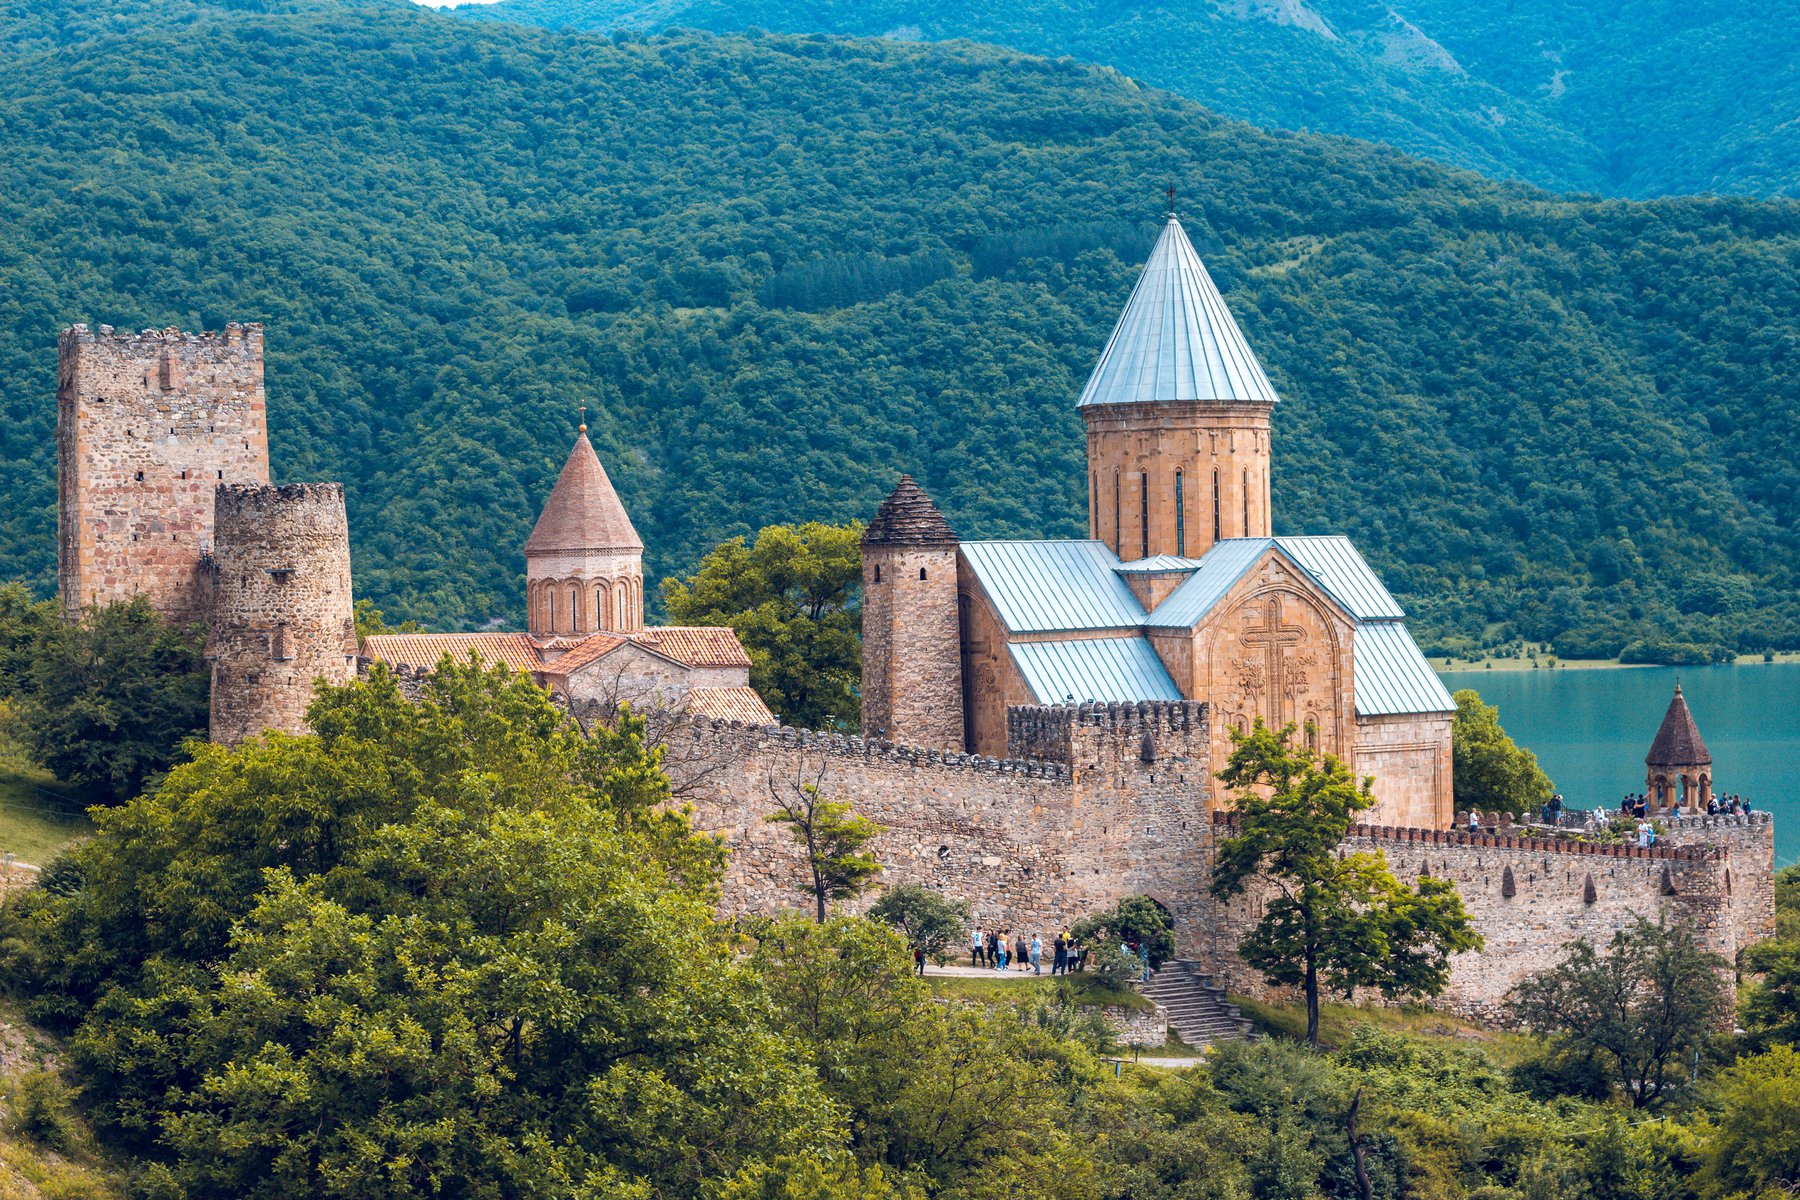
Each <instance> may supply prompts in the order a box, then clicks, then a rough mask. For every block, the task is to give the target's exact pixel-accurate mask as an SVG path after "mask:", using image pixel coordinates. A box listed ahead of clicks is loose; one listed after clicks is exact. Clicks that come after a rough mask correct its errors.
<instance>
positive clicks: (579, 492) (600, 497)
mask: <svg viewBox="0 0 1800 1200" xmlns="http://www.w3.org/2000/svg"><path fill="white" fill-rule="evenodd" d="M582 428H584V429H585V428H586V426H583V427H582ZM643 549H644V543H643V541H642V540H641V539H640V538H639V537H638V535H637V530H636V529H633V528H632V526H631V518H630V517H629V516H627V515H626V513H625V506H624V505H623V504H621V503H619V494H618V493H617V492H615V491H613V485H612V480H610V479H608V478H607V477H606V468H604V467H602V466H601V465H600V458H599V456H598V455H596V454H595V453H594V447H593V446H592V445H590V444H589V442H588V439H587V434H585V433H583V434H581V435H580V436H579V437H577V438H576V439H575V448H574V449H573V450H571V451H569V461H568V462H566V463H564V464H563V469H562V474H560V475H558V476H557V477H556V486H555V487H553V488H551V489H550V498H549V499H548V500H546V501H544V511H543V512H541V513H539V514H538V519H537V524H536V525H535V526H533V527H532V530H531V537H530V538H529V539H527V540H526V542H525V553H526V554H527V555H528V556H529V555H533V554H558V553H571V552H581V551H605V550H635V551H637V552H639V553H642V552H643Z"/></svg>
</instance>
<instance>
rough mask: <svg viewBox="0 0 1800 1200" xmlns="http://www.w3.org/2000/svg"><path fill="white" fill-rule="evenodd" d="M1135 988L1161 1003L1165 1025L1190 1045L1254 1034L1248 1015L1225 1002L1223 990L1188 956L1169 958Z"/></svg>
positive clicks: (1231, 1039) (1207, 1043)
mask: <svg viewBox="0 0 1800 1200" xmlns="http://www.w3.org/2000/svg"><path fill="white" fill-rule="evenodd" d="M1138 990H1139V991H1140V992H1142V993H1143V994H1144V995H1146V996H1148V997H1149V998H1150V999H1152V1000H1154V1001H1156V1002H1157V1003H1158V1004H1160V1005H1162V1007H1163V1009H1164V1010H1165V1011H1167V1012H1168V1014H1169V1028H1170V1029H1173V1030H1174V1031H1175V1032H1176V1033H1179V1034H1180V1035H1181V1040H1182V1041H1184V1042H1186V1043H1187V1044H1188V1045H1190V1046H1209V1045H1211V1044H1212V1043H1214V1042H1235V1041H1239V1040H1241V1039H1244V1038H1248V1037H1252V1036H1254V1035H1253V1034H1252V1033H1251V1032H1250V1018H1248V1017H1246V1016H1244V1015H1243V1014H1242V1013H1240V1012H1239V1011H1238V1010H1237V1006H1236V1005H1235V1004H1228V1003H1226V1001H1225V989H1224V988H1221V987H1217V986H1215V985H1214V984H1213V981H1212V976H1210V975H1207V974H1204V973H1203V972H1202V971H1201V970H1200V964H1199V963H1198V962H1195V961H1194V960H1193V959H1191V958H1172V959H1170V960H1169V961H1168V962H1166V963H1164V964H1163V965H1162V966H1160V967H1158V968H1157V969H1156V971H1155V972H1154V973H1153V974H1152V975H1151V976H1150V982H1149V983H1144V984H1139V985H1138Z"/></svg>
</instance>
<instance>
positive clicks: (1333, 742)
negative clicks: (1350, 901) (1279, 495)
mask: <svg viewBox="0 0 1800 1200" xmlns="http://www.w3.org/2000/svg"><path fill="white" fill-rule="evenodd" d="M1279 403H1280V399H1279V397H1278V396H1277V394H1276V391H1275V388H1274V385H1273V384H1272V383H1271V382H1270V381H1269V377H1268V375H1267V374H1266V373H1265V372H1264V370H1263V368H1262V365H1261V363H1260V362H1259V361H1258V360H1257V357H1256V355H1255V353H1254V352H1253V351H1252V350H1251V348H1250V344H1249V342H1248V340H1247V339H1246V338H1245V337H1244V334H1243V331H1242V330H1241V329H1240V328H1239V327H1238V324H1237V322H1236V321H1235V320H1234V319H1233V318H1232V315H1231V312H1230V310H1229V309H1228V308H1227V307H1226V304H1225V300H1224V297H1223V296H1221V295H1220V293H1219V289H1218V287H1217V285H1216V284H1215V283H1214V282H1213V279H1212V277H1211V275H1210V274H1208V272H1207V270H1206V267H1205V265H1204V264H1203V263H1202V262H1201V260H1200V257H1199V255H1198V254H1196V253H1195V251H1194V248H1193V245H1192V244H1191V243H1190V242H1189V240H1188V237H1187V234H1186V232H1185V231H1184V230H1183V229H1182V226H1181V223H1180V221H1179V220H1177V219H1176V218H1175V217H1173V216H1171V217H1170V218H1169V220H1168V223H1167V224H1166V225H1165V226H1164V227H1163V230H1162V233H1161V236H1160V237H1159V238H1158V239H1157V242H1156V244H1155V246H1154V247H1153V248H1152V250H1151V252H1150V257H1149V260H1148V262H1147V263H1146V265H1145V267H1144V271H1143V274H1142V275H1141V276H1140V277H1139V279H1138V281H1137V285H1136V286H1135V287H1134V288H1133V290H1132V293H1131V296H1130V299H1129V300H1128V301H1127V302H1126V305H1125V309H1124V312H1123V313H1122V314H1121V315H1120V317H1119V320H1118V323H1117V325H1116V326H1115V327H1114V329H1113V332H1112V336H1111V337H1110V338H1109V339H1108V341H1107V343H1106V346H1105V349H1104V350H1102V351H1101V354H1100V358H1099V361H1098V362H1097V363H1096V364H1095V366H1094V370H1093V373H1092V374H1091V375H1090V376H1089V378H1088V382H1087V386H1086V387H1085V388H1083V390H1082V392H1081V395H1080V397H1079V399H1078V400H1077V402H1076V404H1075V407H1076V409H1077V411H1078V412H1079V413H1080V414H1081V416H1082V419H1083V421H1084V422H1085V424H1086V427H1087V459H1088V471H1087V475H1088V478H1087V494H1088V537H1087V538H1086V539H1083V540H1078V541H1045V540H1007V541H962V540H960V539H958V538H957V536H956V535H955V533H954V532H953V531H952V530H951V527H950V524H949V522H948V521H947V520H946V519H945V518H944V517H943V515H942V514H941V513H939V512H938V511H937V509H936V507H935V505H933V504H932V503H931V501H930V499H929V498H928V497H927V496H926V495H925V493H924V492H923V491H922V490H921V489H920V488H919V487H918V485H917V484H916V483H914V482H913V481H912V480H911V479H910V478H907V479H903V480H902V481H901V483H900V486H899V487H897V488H896V489H895V491H894V493H893V495H892V496H890V497H889V498H888V500H887V502H886V503H884V504H883V505H882V507H881V510H880V511H879V512H878V513H877V514H876V517H875V519H874V520H873V521H872V522H871V524H870V527H869V531H868V534H867V535H866V536H865V538H864V546H863V556H864V567H863V595H864V600H863V605H864V627H865V641H864V656H863V664H864V665H863V728H864V732H865V733H866V734H868V735H872V736H875V737H879V738H883V739H886V740H889V741H894V742H902V743H911V744H915V745H921V746H926V747H930V748H937V749H945V750H953V751H964V752H970V753H977V754H982V755H990V756H996V757H998V756H1005V755H1007V754H1008V753H1009V746H1008V712H1009V711H1010V710H1012V709H1014V708H1016V707H1020V706H1031V705H1057V704H1069V703H1088V702H1106V703H1111V702H1121V703H1130V702H1137V701H1155V700H1198V701H1205V702H1206V703H1207V705H1208V708H1209V714H1210V718H1211V719H1210V725H1211V742H1212V757H1213V763H1212V766H1213V769H1214V770H1217V769H1221V768H1222V767H1223V766H1224V764H1225V760H1226V758H1227V757H1228V756H1229V754H1230V751H1231V745H1232V743H1231V731H1232V730H1238V731H1245V730H1248V729H1249V728H1250V726H1251V725H1252V724H1253V723H1254V722H1255V721H1256V720H1257V719H1258V718H1261V719H1262V720H1263V721H1265V722H1266V723H1268V724H1270V725H1272V726H1281V725H1283V724H1286V723H1289V722H1292V723H1294V724H1295V726H1296V727H1297V729H1298V731H1299V733H1298V736H1299V737H1300V738H1302V739H1303V740H1304V741H1305V743H1306V744H1307V745H1308V746H1309V747H1311V748H1312V749H1314V750H1316V751H1318V752H1320V753H1326V754H1332V755H1336V756H1337V757H1339V758H1340V759H1342V760H1344V761H1345V762H1346V763H1348V764H1349V765H1350V767H1351V769H1352V770H1353V771H1355V772H1356V774H1358V775H1369V776H1373V777H1374V780H1375V784H1374V789H1375V795H1376V797H1377V807H1376V809H1375V811H1374V813H1373V814H1372V815H1371V817H1370V819H1371V820H1372V821H1374V822H1377V823H1379V824H1386V825H1396V826H1399V825H1405V826H1415V827H1426V828H1431V827H1436V828H1444V827H1446V826H1448V825H1449V824H1451V821H1452V814H1453V809H1452V800H1451V795H1452V793H1451V753H1450V722H1451V717H1452V715H1453V714H1454V712H1455V707H1456V706H1455V703H1454V702H1453V701H1452V700H1451V698H1450V696H1449V694H1448V692H1446V691H1445V690H1444V687H1443V685H1442V684H1441V683H1440V682H1439V681H1438V678H1437V675H1436V674H1435V673H1434V672H1433V671H1432V670H1431V667H1430V665H1429V664H1428V663H1427V662H1426V660H1425V657H1424V655H1423V654H1422V653H1420V651H1419V648H1418V646H1417V645H1416V644H1415V643H1414V641H1413V639H1412V636H1411V635H1410V634H1409V633H1408V632H1407V628H1406V613H1405V610H1404V609H1402V608H1401V607H1400V605H1399V604H1398V603H1396V602H1395V600H1394V598H1393V596H1392V595H1390V594H1389V592H1388V590H1387V589H1386V588H1385V587H1384V586H1383V585H1382V583H1381V580H1380V578H1379V577H1378V576H1377V575H1376V574H1375V572H1374V571H1373V570H1372V569H1371V568H1370V567H1369V565H1368V563H1367V562H1366V561H1365V560H1364V559H1363V557H1362V556H1361V555H1360V554H1359V553H1358V552H1357V550H1356V548H1355V547H1354V546H1352V545H1351V543H1350V541H1349V540H1348V539H1347V538H1344V537H1341V536H1336V535H1310V536H1296V535H1290V534H1282V535H1277V534H1276V533H1275V524H1276V523H1275V520H1274V505H1273V502H1272V495H1271V488H1270V465H1271V449H1272V448H1271V443H1270V419H1271V417H1272V416H1273V414H1274V411H1275V408H1276V406H1277V405H1278V404H1279Z"/></svg>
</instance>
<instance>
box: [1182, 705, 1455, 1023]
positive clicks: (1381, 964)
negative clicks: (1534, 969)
mask: <svg viewBox="0 0 1800 1200" xmlns="http://www.w3.org/2000/svg"><path fill="white" fill-rule="evenodd" d="M1293 735H1294V726H1293V725H1292V724H1289V725H1287V726H1285V727H1283V728H1282V729H1280V730H1279V731H1277V730H1271V729H1269V728H1268V727H1267V726H1266V725H1264V724H1263V723H1262V721H1260V720H1258V721H1257V723H1256V726H1255V728H1254V729H1252V730H1251V731H1250V732H1249V733H1247V734H1240V733H1237V732H1235V731H1234V732H1233V734H1232V744H1233V748H1232V752H1231V758H1230V760H1229V761H1228V763H1227V765H1226V767H1225V770H1223V771H1221V772H1220V773H1219V778H1220V779H1221V780H1222V781H1224V783H1225V784H1226V786H1227V787H1229V788H1231V789H1232V790H1233V794H1234V795H1235V796H1236V800H1237V820H1238V825H1237V832H1236V833H1235V834H1233V835H1232V836H1230V837H1227V838H1223V839H1221V840H1220V842H1219V845H1218V850H1217V863H1216V865H1215V867H1214V871H1213V884H1212V890H1213V894H1214V895H1216V896H1218V897H1219V898H1220V899H1222V900H1230V899H1234V898H1236V897H1238V896H1241V895H1242V894H1243V893H1244V892H1245V891H1246V890H1248V889H1249V888H1250V887H1251V886H1252V884H1256V885H1258V886H1260V887H1261V888H1263V889H1265V892H1266V894H1267V897H1268V901H1267V904H1266V905H1265V907H1264V911H1263V916H1262V919H1261V920H1259V921H1258V922H1257V923H1256V924H1255V925H1254V926H1253V927H1252V928H1251V929H1250V931H1249V932H1248V933H1247V934H1246V935H1245V937H1244V939H1243V941H1242V942H1241V943H1240V944H1239V947H1238V953H1239V954H1240V955H1241V956H1242V957H1243V959H1244V961H1245V962H1247V963H1249V964H1250V965H1251V966H1252V967H1255V968H1256V969H1257V970H1259V971H1261V972H1262V973H1263V977H1264V978H1265V979H1267V980H1268V981H1269V982H1270V983H1272V984H1276V985H1280V986H1290V987H1291V986H1298V987H1299V988H1300V989H1301V993H1302V994H1303V995H1304V997H1305V999H1306V1040H1307V1041H1308V1042H1309V1043H1312V1044H1315V1045H1316V1044H1317V1043H1318V1040H1319V993H1320V990H1321V988H1329V989H1331V990H1333V991H1337V992H1339V993H1341V994H1342V995H1343V996H1345V998H1349V997H1350V996H1351V995H1352V994H1353V993H1354V992H1355V990H1356V989H1357V988H1359V987H1368V988H1375V989H1378V990H1379V991H1380V992H1381V993H1382V994H1383V995H1384V996H1387V997H1389V998H1399V997H1405V996H1434V995H1436V994H1437V993H1439V992H1441V991H1442V990H1443V989H1444V986H1445V984H1447V983H1448V982H1449V978H1450V956H1451V955H1453V954H1458V953H1461V952H1462V951H1465V950H1475V949H1479V948H1480V947H1481V944H1482V939H1481V936H1480V935H1479V934H1477V933H1476V932H1475V931H1474V928H1473V926H1472V925H1471V924H1470V921H1469V917H1468V914H1467V913H1466V912H1465V911H1464V910H1463V906H1462V898H1461V897H1460V896H1458V895H1457V892H1456V886H1455V885H1454V884H1452V883H1450V882H1449V881H1448V880H1442V879H1436V878H1433V877H1431V876H1421V877H1420V879H1419V882H1418V885H1417V886H1416V887H1408V886H1407V885H1405V884H1403V883H1401V882H1400V881H1399V880H1398V879H1396V878H1395V877H1394V874H1393V872H1392V871H1390V870H1389V869H1388V865H1387V859H1386V858H1385V857H1384V856H1382V855H1380V854H1366V853H1357V854H1340V851H1339V845H1340V843H1341V842H1342V841H1343V839H1344V836H1345V835H1346V834H1348V833H1349V831H1350V827H1351V825H1353V824H1354V823H1355V821H1356V815H1357V814H1358V813H1360V812H1363V811H1364V810H1366V809H1368V808H1370V807H1372V806H1373V805H1374V803H1375V797H1374V795H1373V794H1372V793H1371V792H1370V790H1369V781H1368V780H1366V779H1365V780H1363V781H1362V783H1361V784H1360V785H1358V783H1357V781H1356V780H1355V779H1354V778H1353V777H1352V776H1351V774H1350V770H1349V768H1348V767H1346V766H1345V765H1344V764H1343V763H1342V762H1341V761H1339V760H1338V759H1337V758H1336V757H1335V756H1332V755H1326V756H1325V757H1324V759H1323V760H1320V759H1319V758H1317V757H1315V756H1314V755H1313V754H1312V753H1311V752H1309V751H1308V750H1306V749H1305V748H1304V747H1300V746H1296V745H1294V744H1293Z"/></svg>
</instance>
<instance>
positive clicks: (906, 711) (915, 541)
mask: <svg viewBox="0 0 1800 1200" xmlns="http://www.w3.org/2000/svg"><path fill="white" fill-rule="evenodd" d="M958 544H959V543H958V539H957V536H956V531H955V530H953V529H951V528H950V523H949V522H948V521H946V520H944V514H943V513H941V512H939V511H938V507H937V505H935V504H933V503H932V502H931V497H930V496H927V495H926V494H925V491H924V489H922V488H921V487H919V485H918V484H916V483H914V482H913V480H912V476H910V475H902V476H901V477H900V482H899V484H898V485H897V486H896V487H895V488H894V490H893V492H892V493H891V494H889V496H888V498H887V499H886V500H884V501H883V502H882V505H881V508H880V509H879V510H877V511H876V513H875V519H874V520H872V521H870V522H869V528H868V530H867V531H866V532H865V533H864V534H863V539H862V555H863V604H862V622H863V695H862V728H863V733H864V734H865V735H867V736H869V737H875V738H882V739H885V740H887V741H890V742H903V743H906V744H908V745H913V746H924V747H927V748H930V749H936V750H946V749H954V750H961V749H962V747H963V681H962V653H961V639H960V636H959V618H958V613H957V595H956V593H957V587H956V581H957V575H956V550H957V546H958Z"/></svg>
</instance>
